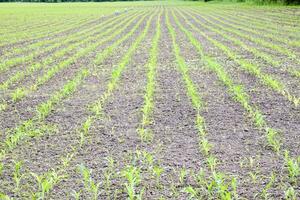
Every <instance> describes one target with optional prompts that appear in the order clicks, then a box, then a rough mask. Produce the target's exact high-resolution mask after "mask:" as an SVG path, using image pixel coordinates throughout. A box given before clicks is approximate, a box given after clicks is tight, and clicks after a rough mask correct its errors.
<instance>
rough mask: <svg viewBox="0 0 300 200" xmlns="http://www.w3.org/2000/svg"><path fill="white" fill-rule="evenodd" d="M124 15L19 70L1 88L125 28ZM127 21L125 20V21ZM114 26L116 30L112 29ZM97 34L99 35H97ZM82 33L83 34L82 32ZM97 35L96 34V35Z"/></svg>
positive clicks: (3, 88)
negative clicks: (121, 21)
mask: <svg viewBox="0 0 300 200" xmlns="http://www.w3.org/2000/svg"><path fill="white" fill-rule="evenodd" d="M135 16H136V14H135V15H130V17H132V18H134V17H135ZM122 18H123V17H120V18H118V19H114V20H112V21H111V20H109V21H107V22H106V23H104V24H101V27H102V28H101V29H99V30H97V31H96V32H92V33H90V34H87V35H82V36H81V37H82V38H80V39H79V40H78V42H76V43H72V44H70V45H69V46H66V47H65V48H63V49H60V50H58V51H56V52H53V54H51V56H50V57H48V58H46V59H44V60H41V61H40V62H37V63H34V64H33V65H31V66H30V67H28V68H25V70H22V71H17V72H16V73H15V74H13V75H12V76H10V77H8V79H6V80H5V81H4V82H3V83H1V84H0V89H2V90H4V91H5V90H7V89H8V88H9V87H10V85H12V84H13V83H16V82H20V81H21V80H22V79H24V78H25V77H26V76H29V75H32V74H33V73H34V72H36V71H38V70H41V69H44V68H50V66H51V64H52V63H56V62H57V60H58V59H60V58H62V57H64V56H65V55H66V54H69V53H70V52H72V51H73V50H77V49H79V47H81V48H82V45H88V44H90V43H91V42H92V41H97V40H99V39H101V38H102V37H103V35H107V34H111V32H115V31H117V30H119V29H120V28H123V24H120V20H123V19H122ZM123 21H124V20H123ZM124 22H125V21H124ZM112 28H114V30H112ZM96 34H97V35H96ZM80 35H81V34H80ZM95 35H96V36H95Z"/></svg>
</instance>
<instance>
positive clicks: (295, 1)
mask: <svg viewBox="0 0 300 200" xmlns="http://www.w3.org/2000/svg"><path fill="white" fill-rule="evenodd" d="M113 1H139V0H0V2H45V3H60V2H113ZM140 1H142V0H140ZM148 1H149V0H148ZM187 1H204V2H208V1H226V2H252V3H255V4H260V5H268V4H285V5H300V0H187Z"/></svg>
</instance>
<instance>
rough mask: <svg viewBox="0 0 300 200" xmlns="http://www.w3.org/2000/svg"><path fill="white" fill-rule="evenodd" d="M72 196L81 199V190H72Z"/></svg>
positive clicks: (77, 199) (76, 199)
mask: <svg viewBox="0 0 300 200" xmlns="http://www.w3.org/2000/svg"><path fill="white" fill-rule="evenodd" d="M71 196H72V197H73V198H74V199H75V200H80V197H81V190H80V191H78V192H76V191H75V190H72V192H71Z"/></svg>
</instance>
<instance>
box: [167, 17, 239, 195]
mask: <svg viewBox="0 0 300 200" xmlns="http://www.w3.org/2000/svg"><path fill="white" fill-rule="evenodd" d="M166 23H167V28H168V30H169V33H170V34H171V38H172V44H173V53H174V54H175V57H176V63H177V66H178V70H179V71H180V73H181V75H182V78H183V81H184V83H185V87H186V90H187V96H188V97H189V98H190V100H191V103H192V106H193V108H194V109H195V111H196V118H195V125H196V127H197V130H198V137H199V146H200V149H201V152H202V153H203V155H204V156H205V157H206V164H207V167H208V168H209V169H210V172H211V176H209V178H208V180H207V185H208V188H207V190H206V192H207V194H206V195H207V196H208V197H209V198H211V197H215V198H220V199H223V200H225V199H226V200H228V199H232V198H235V199H236V198H237V191H236V190H237V185H236V183H237V182H236V179H234V178H233V179H231V180H230V181H228V179H229V177H227V176H226V175H225V174H223V173H221V172H219V171H218V170H217V169H216V167H217V164H218V162H219V161H218V159H217V158H216V157H215V156H214V155H213V154H212V153H211V152H210V150H211V148H212V147H213V145H212V144H211V143H210V142H209V141H208V139H207V137H206V136H207V131H206V130H205V129H206V128H205V127H206V126H205V120H204V118H203V117H202V116H201V114H200V113H201V111H203V108H204V103H203V101H202V99H201V97H200V95H199V92H198V91H197V86H196V85H195V83H194V82H193V80H192V79H191V78H190V75H189V67H188V66H187V64H186V62H185V60H184V58H183V57H182V56H181V51H180V47H179V45H178V44H177V42H176V32H175V29H174V27H173V26H172V25H171V23H170V20H169V16H168V13H167V14H166ZM180 28H182V27H180ZM233 185H234V187H231V186H233ZM198 187H200V186H198ZM186 192H188V193H189V194H190V195H191V197H192V198H201V197H202V198H203V196H202V195H204V194H201V193H200V190H199V188H197V187H196V188H194V187H193V186H189V187H187V188H186Z"/></svg>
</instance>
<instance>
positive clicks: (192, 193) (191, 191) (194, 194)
mask: <svg viewBox="0 0 300 200" xmlns="http://www.w3.org/2000/svg"><path fill="white" fill-rule="evenodd" d="M183 192H185V193H187V194H189V200H192V199H201V198H200V196H199V193H200V192H199V191H198V190H197V188H193V187H192V186H188V187H185V188H183Z"/></svg>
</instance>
